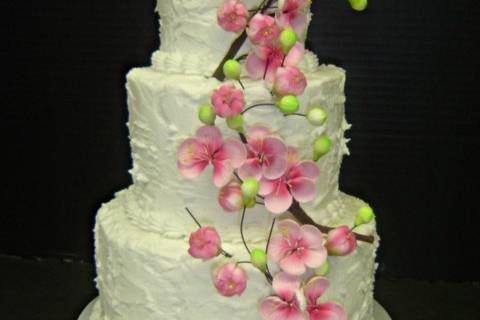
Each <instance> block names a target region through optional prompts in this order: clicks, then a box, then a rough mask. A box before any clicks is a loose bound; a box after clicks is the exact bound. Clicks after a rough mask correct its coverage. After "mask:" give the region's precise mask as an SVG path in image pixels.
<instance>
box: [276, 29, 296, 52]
mask: <svg viewBox="0 0 480 320" xmlns="http://www.w3.org/2000/svg"><path fill="white" fill-rule="evenodd" d="M279 41H280V46H281V47H282V50H283V53H284V54H287V53H288V52H289V51H290V49H292V48H293V46H294V45H295V43H297V34H296V33H295V31H293V29H292V28H287V29H285V30H283V31H282V33H280V38H279Z"/></svg>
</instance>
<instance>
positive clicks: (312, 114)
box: [307, 107, 327, 126]
mask: <svg viewBox="0 0 480 320" xmlns="http://www.w3.org/2000/svg"><path fill="white" fill-rule="evenodd" d="M307 119H308V121H309V122H310V124H311V125H312V126H321V125H323V124H324V123H325V121H327V113H326V112H325V110H323V109H322V108H320V107H314V108H312V109H311V110H310V111H308V113H307Z"/></svg>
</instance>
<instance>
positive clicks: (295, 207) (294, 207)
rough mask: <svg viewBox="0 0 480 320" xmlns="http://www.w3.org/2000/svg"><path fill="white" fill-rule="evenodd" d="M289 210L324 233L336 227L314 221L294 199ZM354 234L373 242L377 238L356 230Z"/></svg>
mask: <svg viewBox="0 0 480 320" xmlns="http://www.w3.org/2000/svg"><path fill="white" fill-rule="evenodd" d="M288 211H289V212H290V213H291V214H293V216H294V217H295V218H296V219H297V220H298V221H300V222H301V223H303V224H311V225H314V226H316V227H317V228H318V229H319V230H320V231H322V232H323V233H328V232H329V231H331V230H333V229H335V228H332V227H327V226H323V225H321V224H318V223H316V222H315V221H313V219H312V218H311V217H310V216H309V215H307V213H306V212H305V211H304V210H303V209H302V207H300V204H299V203H298V202H297V201H295V200H294V201H293V204H292V206H291V207H290V209H289V210H288ZM354 234H355V237H356V238H357V240H358V241H363V242H368V243H373V241H374V240H375V238H374V237H373V236H366V235H363V234H358V233H356V232H354Z"/></svg>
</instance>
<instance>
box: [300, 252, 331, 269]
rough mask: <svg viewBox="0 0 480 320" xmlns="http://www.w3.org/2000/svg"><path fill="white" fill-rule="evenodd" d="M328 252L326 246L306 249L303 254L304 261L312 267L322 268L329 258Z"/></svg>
mask: <svg viewBox="0 0 480 320" xmlns="http://www.w3.org/2000/svg"><path fill="white" fill-rule="evenodd" d="M327 256H328V252H327V249H325V248H320V249H317V250H314V249H313V250H312V249H311V250H305V252H304V254H303V262H304V263H305V265H306V266H307V267H309V268H311V269H316V268H320V267H321V266H322V265H323V264H324V263H325V261H326V260H327Z"/></svg>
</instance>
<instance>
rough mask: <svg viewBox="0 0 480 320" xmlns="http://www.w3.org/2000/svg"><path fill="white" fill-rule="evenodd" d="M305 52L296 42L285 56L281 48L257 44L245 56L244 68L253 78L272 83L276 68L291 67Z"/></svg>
mask: <svg viewBox="0 0 480 320" xmlns="http://www.w3.org/2000/svg"><path fill="white" fill-rule="evenodd" d="M304 54H305V48H304V47H303V45H302V44H301V43H299V42H297V43H296V44H295V45H294V46H293V47H292V48H291V49H290V51H289V52H288V54H287V56H285V54H284V53H283V51H282V48H281V47H280V46H279V45H277V44H275V45H268V46H257V47H254V48H253V50H252V51H251V52H250V53H249V55H248V56H247V60H246V62H245V68H246V70H247V72H248V74H249V75H250V77H252V78H254V79H262V78H263V77H264V76H265V79H266V80H267V81H268V82H270V83H273V81H274V80H275V73H276V72H277V69H278V68H279V67H281V66H282V62H283V66H288V67H293V66H296V65H297V64H298V63H299V62H300V61H301V60H302V59H303V56H304Z"/></svg>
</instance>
